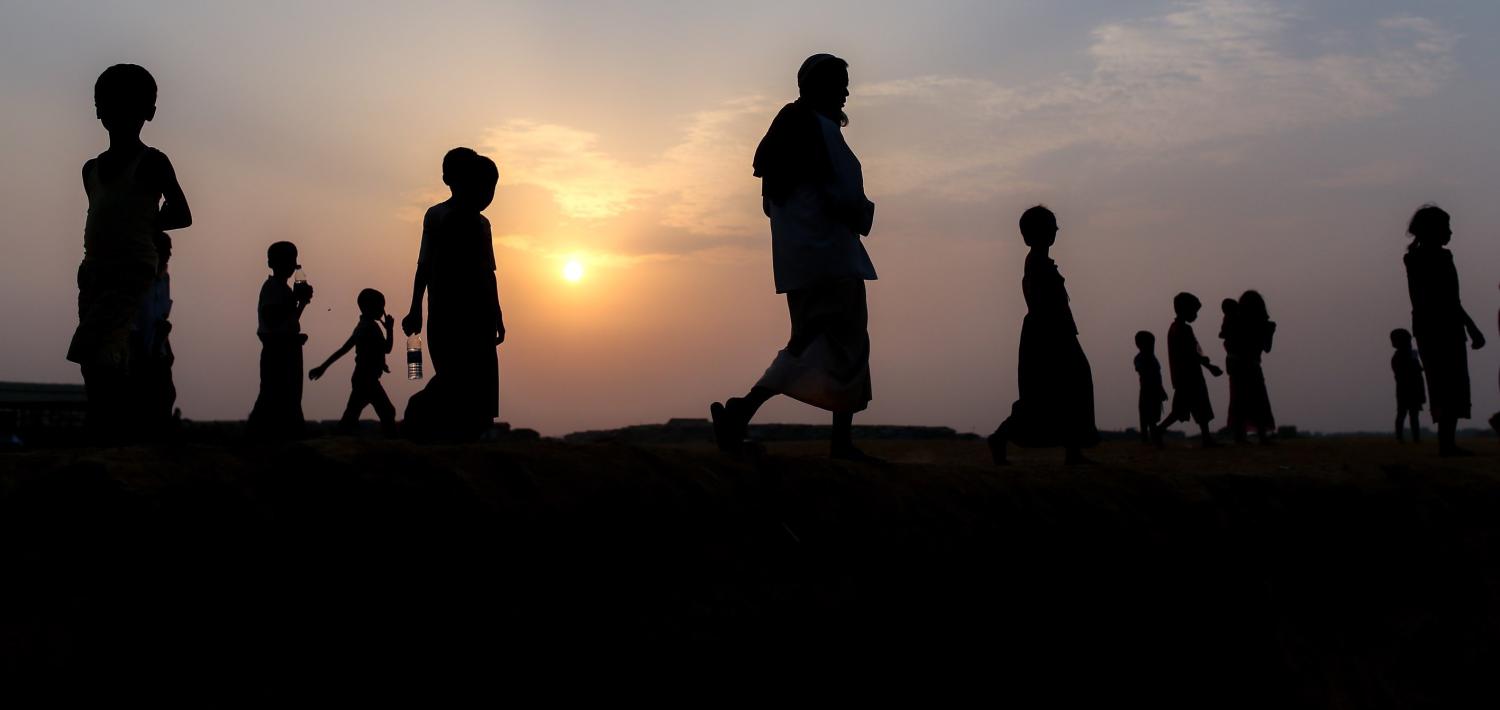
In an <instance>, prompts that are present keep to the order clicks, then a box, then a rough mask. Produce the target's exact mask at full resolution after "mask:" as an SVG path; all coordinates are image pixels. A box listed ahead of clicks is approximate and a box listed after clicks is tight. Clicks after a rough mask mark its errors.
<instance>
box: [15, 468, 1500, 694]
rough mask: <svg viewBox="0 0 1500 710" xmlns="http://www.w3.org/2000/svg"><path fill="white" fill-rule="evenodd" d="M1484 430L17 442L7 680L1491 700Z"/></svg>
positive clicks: (410, 690)
mask: <svg viewBox="0 0 1500 710" xmlns="http://www.w3.org/2000/svg"><path fill="white" fill-rule="evenodd" d="M1470 445H1472V446H1473V447H1474V448H1476V449H1477V450H1479V451H1480V453H1481V454H1482V456H1481V457H1479V458H1475V459H1471V460H1464V461H1458V462H1446V461H1439V460H1438V459H1436V458H1435V456H1434V453H1435V452H1434V451H1433V447H1432V446H1431V445H1430V444H1424V445H1423V446H1422V447H1420V448H1418V447H1411V446H1405V447H1402V446H1398V445H1396V444H1394V443H1388V442H1385V441H1376V440H1353V439H1351V440H1305V441H1289V442H1285V443H1282V444H1280V445H1278V446H1274V447H1269V448H1260V447H1248V448H1234V447H1229V448H1226V449H1224V450H1220V451H1201V450H1198V449H1196V448H1191V447H1188V446H1186V445H1184V444H1175V445H1173V446H1171V447H1169V448H1168V450H1166V451H1163V452H1158V451H1155V450H1152V449H1146V448H1142V447H1140V446H1139V445H1136V444H1124V443H1112V444H1109V445H1106V446H1105V447H1102V448H1101V449H1097V450H1095V452H1094V456H1095V457H1096V458H1097V459H1099V461H1100V463H1099V465H1096V466H1090V467H1083V468H1063V467H1062V466H1060V465H1058V463H1059V460H1060V458H1061V455H1060V452H1050V451H1048V452H1019V453H1017V454H1016V457H1015V459H1016V465H1014V466H1012V467H1010V468H1008V469H1004V470H997V469H994V468H992V467H988V466H985V465H983V463H984V451H983V444H982V442H970V441H944V442H920V441H906V442H870V443H869V444H868V446H867V448H868V449H869V450H871V451H872V452H874V453H877V454H881V455H885V456H889V457H891V458H892V459H894V460H895V461H896V462H897V463H896V464H894V465H892V466H889V467H883V468H875V467H868V466H859V465H849V464H841V463H835V462H830V461H827V460H825V459H823V458H821V457H820V455H819V454H821V445H818V444H815V443H812V442H805V443H797V444H784V445H779V446H778V445H772V446H771V447H770V449H771V451H770V454H769V455H768V456H766V457H765V458H764V459H762V460H759V461H750V462H740V461H732V460H729V459H726V458H724V457H721V456H719V455H717V454H715V453H713V452H711V451H709V450H708V448H707V447H693V446H686V447H665V446H663V447H629V446H623V445H609V444H602V445H568V444H560V443H553V442H531V443H500V444H487V445H480V446H474V447H421V446H415V445H411V444H407V443H404V442H376V441H356V440H350V439H320V440H313V441H310V442H306V443H302V444H294V445H286V446H251V445H248V444H247V445H240V446H228V447H225V446H210V445H181V446H176V447H156V448H127V449H111V450H71V451H69V450H53V451H39V452H32V453H11V454H0V664H3V665H0V672H3V675H4V677H5V679H6V681H5V683H4V684H3V686H0V695H3V696H5V697H11V696H14V695H31V696H32V697H33V698H35V697H40V698H41V699H43V700H47V701H49V702H52V703H60V702H62V701H65V700H71V699H74V698H75V697H78V696H83V697H85V698H89V699H95V700H101V699H102V700H108V701H116V700H122V699H124V698H127V697H131V696H136V697H140V696H144V697H147V698H153V699H155V698H159V699H166V700H185V701H189V702H193V703H195V704H200V705H214V704H219V703H221V702H224V701H231V700H250V701H252V702H257V701H258V702H260V703H263V704H277V705H283V704H290V703H291V702H293V701H305V700H308V699H321V700H346V701H347V700H355V699H359V700H364V699H377V700H389V699H392V698H395V697H402V696H408V694H411V697H416V698H419V699H422V700H427V701H429V702H427V703H423V704H431V702H430V701H432V700H434V699H436V698H437V696H444V695H451V696H457V695H467V694H480V695H486V696H489V697H491V698H493V699H506V698H515V697H518V694H519V693H520V692H521V691H523V690H532V691H535V690H541V691H543V692H546V693H547V694H548V695H549V697H552V698H554V699H556V698H561V697H566V696H569V695H572V694H578V693H585V694H603V695H617V696H625V695H634V694H638V693H642V692H644V693H647V694H650V695H657V696H659V695H661V694H668V695H673V694H681V695H688V696H689V697H690V698H696V699H697V700H698V703H697V704H702V705H714V706H716V705H722V704H727V703H728V701H730V700H733V699H735V698H737V697H740V696H744V695H746V694H762V693H763V694H766V695H767V696H768V697H769V698H770V699H771V700H772V701H773V702H774V703H775V704H776V705H785V704H791V703H792V701H793V700H794V699H796V698H802V699H804V700H805V699H810V698H812V697H815V696H810V695H803V694H800V693H799V694H788V692H787V691H777V690H773V688H774V687H775V686H779V685H783V684H789V683H791V682H792V681H793V680H798V681H814V682H818V683H820V684H822V685H824V686H825V687H832V688H833V689H834V692H835V693H837V694H838V695H836V696H834V697H843V698H847V697H849V695H848V694H851V693H852V694H883V693H885V692H886V691H887V689H888V688H891V687H894V686H904V687H907V688H910V687H912V686H917V687H918V688H920V689H921V691H922V692H923V693H924V694H926V695H927V696H928V698H929V699H931V698H933V697H937V696H941V695H946V694H948V693H952V692H955V689H957V688H960V687H961V688H965V689H966V690H967V691H968V692H969V693H974V692H977V693H981V694H982V695H980V696H975V697H978V698H980V699H982V700H1001V701H1006V700H1010V701H1021V702H1019V703H1018V706H1023V707H1031V706H1036V705H1046V706H1059V705H1073V704H1076V703H1078V702H1083V701H1087V702H1088V703H1089V704H1090V705H1091V706H1094V707H1119V706H1123V705H1125V704H1127V703H1130V704H1132V705H1134V704H1137V703H1138V702H1140V701H1144V702H1145V703H1146V705H1143V707H1161V706H1166V705H1181V706H1190V707H1201V708H1217V707H1340V708H1356V707H1357V708H1383V707H1393V708H1394V707H1403V708H1404V707H1454V706H1463V707H1496V706H1500V447H1497V445H1496V442H1495V440H1494V439H1488V440H1484V441H1475V442H1470ZM707 679H712V680H713V684H712V685H711V686H710V687H711V690H709V691H706V692H708V693H710V694H708V695H697V696H694V695H693V694H692V693H689V692H687V691H686V690H685V689H686V688H688V687H692V686H695V685H696V684H697V683H699V682H703V681H705V680H707ZM824 697H826V696H824ZM985 704H989V705H992V704H994V703H992V702H985Z"/></svg>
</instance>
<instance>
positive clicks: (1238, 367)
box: [1219, 290, 1276, 444]
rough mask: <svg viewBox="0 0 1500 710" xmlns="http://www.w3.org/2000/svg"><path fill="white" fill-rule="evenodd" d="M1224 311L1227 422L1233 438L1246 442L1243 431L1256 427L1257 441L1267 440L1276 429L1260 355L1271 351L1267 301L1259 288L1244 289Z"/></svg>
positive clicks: (1273, 326)
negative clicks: (1227, 386)
mask: <svg viewBox="0 0 1500 710" xmlns="http://www.w3.org/2000/svg"><path fill="white" fill-rule="evenodd" d="M1225 302H1226V303H1234V304H1235V305H1234V306H1233V307H1232V308H1231V309H1230V310H1229V312H1227V313H1226V317H1225V322H1224V330H1223V331H1221V332H1220V333H1219V337H1221V338H1223V339H1224V352H1225V356H1224V371H1225V372H1226V373H1227V374H1228V375H1229V417H1228V425H1229V430H1230V432H1231V433H1232V434H1233V435H1234V440H1235V441H1237V442H1239V443H1244V442H1245V431H1246V430H1247V429H1255V435H1256V437H1257V438H1258V439H1259V440H1260V443H1262V444H1266V443H1270V436H1271V433H1272V432H1275V431H1276V417H1275V415H1273V414H1272V412H1271V395H1270V392H1269V391H1268V390H1267V389H1266V374H1265V370H1264V369H1263V368H1262V367H1261V355H1262V354H1263V353H1268V352H1271V341H1272V337H1273V336H1274V335H1275V334H1276V323H1275V322H1274V321H1272V320H1271V316H1270V315H1269V314H1268V313H1267V312H1266V300H1265V299H1264V298H1263V297H1261V295H1260V292H1258V291H1253V290H1252V291H1246V292H1245V293H1244V294H1242V295H1241V296H1240V300H1239V301H1238V302H1235V301H1231V300H1229V299H1225Z"/></svg>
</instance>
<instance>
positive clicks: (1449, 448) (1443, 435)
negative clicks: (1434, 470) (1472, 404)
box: [1438, 417, 1474, 456]
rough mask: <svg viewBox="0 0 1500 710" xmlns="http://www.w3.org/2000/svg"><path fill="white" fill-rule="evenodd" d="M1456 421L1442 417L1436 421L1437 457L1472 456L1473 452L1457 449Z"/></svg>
mask: <svg viewBox="0 0 1500 710" xmlns="http://www.w3.org/2000/svg"><path fill="white" fill-rule="evenodd" d="M1457 436H1458V419H1456V418H1453V417H1444V418H1442V419H1440V420H1438V455H1440V456H1473V455H1474V452H1472V451H1469V450H1468V449H1462V448H1459V446H1458V442H1457Z"/></svg>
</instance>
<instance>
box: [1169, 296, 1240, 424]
mask: <svg viewBox="0 0 1500 710" xmlns="http://www.w3.org/2000/svg"><path fill="white" fill-rule="evenodd" d="M1202 308H1203V303H1202V302H1201V301H1199V300H1198V297H1197V296H1194V295H1193V294H1191V293H1179V294H1177V296H1176V297H1174V298H1173V299H1172V309H1173V310H1174V311H1176V312H1177V319H1176V320H1173V321H1172V326H1171V327H1170V328H1168V329H1167V369H1168V370H1170V371H1171V373H1172V411H1171V413H1169V414H1168V415H1167V418H1166V419H1163V420H1161V423H1160V424H1157V425H1156V427H1155V428H1154V429H1153V430H1152V431H1153V435H1154V438H1155V439H1156V442H1157V443H1158V444H1160V443H1161V440H1162V435H1163V434H1164V433H1165V431H1166V428H1167V427H1169V426H1172V424H1174V423H1176V422H1187V421H1190V420H1191V421H1194V422H1197V424H1198V428H1199V429H1200V430H1202V433H1203V445H1204V446H1217V445H1218V444H1217V443H1215V442H1214V438H1213V435H1212V434H1210V433H1209V431H1208V423H1209V422H1211V421H1213V418H1214V408H1213V405H1212V404H1211V403H1210V402H1209V399H1208V383H1207V382H1205V381H1204V379H1203V370H1205V369H1206V370H1208V371H1209V372H1211V373H1213V376H1214V377H1218V376H1219V375H1222V374H1224V371H1223V370H1220V369H1219V368H1218V367H1215V366H1214V364H1213V362H1211V361H1210V360H1209V359H1208V357H1207V356H1205V355H1204V354H1203V348H1202V347H1201V346H1199V345H1198V337H1197V336H1196V335H1194V334H1193V326H1192V325H1190V323H1192V322H1193V321H1195V320H1198V311H1199V310H1201V309H1202Z"/></svg>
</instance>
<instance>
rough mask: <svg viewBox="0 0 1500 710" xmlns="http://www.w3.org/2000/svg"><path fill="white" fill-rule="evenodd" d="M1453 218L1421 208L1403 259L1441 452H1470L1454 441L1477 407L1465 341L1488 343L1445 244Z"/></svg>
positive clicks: (1409, 229) (1436, 209)
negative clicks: (1461, 423)
mask: <svg viewBox="0 0 1500 710" xmlns="http://www.w3.org/2000/svg"><path fill="white" fill-rule="evenodd" d="M1449 222H1450V221H1449V218H1448V213H1447V212H1444V211H1443V209H1442V208H1440V207H1438V206H1437V205H1423V206H1422V208H1421V209H1418V210H1417V211H1416V213H1414V214H1413V215H1412V216H1411V222H1409V223H1408V224H1407V226H1406V232H1407V233H1408V234H1410V235H1411V237H1412V242H1411V245H1410V246H1408V247H1407V249H1406V257H1405V258H1404V259H1402V261H1403V262H1404V263H1405V265H1406V288H1407V291H1408V292H1409V293H1410V295H1411V332H1412V335H1413V336H1414V337H1415V338H1416V341H1417V349H1418V350H1421V351H1422V365H1423V368H1424V372H1425V374H1426V375H1427V397H1428V403H1429V406H1430V407H1431V411H1432V419H1433V421H1435V422H1437V426H1438V453H1439V455H1441V456H1469V455H1472V452H1469V451H1467V450H1465V449H1460V448H1458V445H1457V444H1456V443H1455V441H1454V437H1455V435H1456V433H1457V429H1458V420H1460V419H1468V418H1469V416H1470V410H1471V408H1472V405H1471V402H1470V399H1469V353H1468V348H1466V347H1464V346H1465V344H1466V342H1465V341H1468V342H1469V343H1472V347H1473V348H1474V349H1475V350H1478V349H1480V348H1482V347H1484V334H1483V333H1481V332H1480V331H1479V328H1478V327H1477V326H1475V325H1474V319H1472V318H1470V317H1469V314H1468V313H1467V312H1465V311H1464V306H1463V303H1462V302H1461V301H1460V300H1459V295H1458V294H1459V288H1458V268H1457V267H1456V266H1455V265H1454V263H1453V252H1450V251H1448V250H1447V249H1446V247H1447V245H1448V242H1449V241H1450V240H1451V239H1452V238H1453V230H1452V228H1451V226H1450V223H1449Z"/></svg>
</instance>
